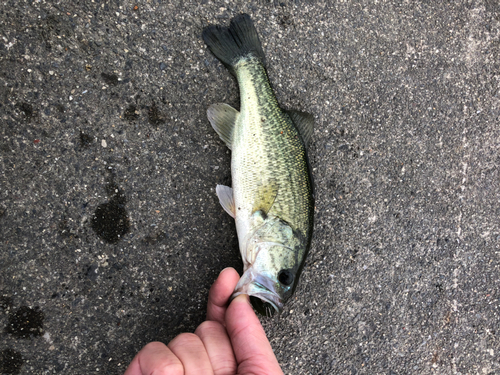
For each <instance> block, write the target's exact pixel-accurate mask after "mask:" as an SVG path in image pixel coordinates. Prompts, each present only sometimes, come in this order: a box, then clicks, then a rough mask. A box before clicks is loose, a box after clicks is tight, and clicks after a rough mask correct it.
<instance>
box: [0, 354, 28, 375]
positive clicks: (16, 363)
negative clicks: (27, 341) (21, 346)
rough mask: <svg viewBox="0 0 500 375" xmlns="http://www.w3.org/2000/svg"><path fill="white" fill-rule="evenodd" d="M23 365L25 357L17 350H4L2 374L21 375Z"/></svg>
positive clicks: (1, 364)
mask: <svg viewBox="0 0 500 375" xmlns="http://www.w3.org/2000/svg"><path fill="white" fill-rule="evenodd" d="M23 363H24V360H23V356H22V355H21V353H18V352H16V351H15V350H12V349H4V350H2V351H1V352H0V373H2V374H9V375H17V374H19V372H21V367H22V366H23Z"/></svg>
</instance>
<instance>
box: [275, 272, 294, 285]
mask: <svg viewBox="0 0 500 375" xmlns="http://www.w3.org/2000/svg"><path fill="white" fill-rule="evenodd" d="M278 281H279V282H280V283H281V284H283V285H285V286H289V285H292V283H293V273H292V271H290V270H281V271H280V272H279V273H278Z"/></svg>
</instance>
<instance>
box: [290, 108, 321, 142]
mask: <svg viewBox="0 0 500 375" xmlns="http://www.w3.org/2000/svg"><path fill="white" fill-rule="evenodd" d="M285 112H286V113H288V116H290V119H291V120H292V122H293V124H294V125H295V127H296V128H297V130H298V131H299V133H300V136H301V137H302V140H303V141H304V144H305V146H306V148H307V147H308V146H309V144H310V143H311V138H312V135H313V131H314V117H313V115H311V114H310V113H307V112H300V111H295V110H287V111H285Z"/></svg>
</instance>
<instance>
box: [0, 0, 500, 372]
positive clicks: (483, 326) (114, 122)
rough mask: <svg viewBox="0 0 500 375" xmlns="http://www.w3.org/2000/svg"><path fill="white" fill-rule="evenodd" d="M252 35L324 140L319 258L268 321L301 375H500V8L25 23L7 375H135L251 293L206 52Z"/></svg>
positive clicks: (14, 72)
mask: <svg viewBox="0 0 500 375" xmlns="http://www.w3.org/2000/svg"><path fill="white" fill-rule="evenodd" d="M135 6H137V8H136V9H134V7H135ZM241 12H246V13H249V14H250V15H251V16H252V18H253V19H254V22H255V24H256V27H257V29H258V31H259V34H260V37H261V40H262V41H263V46H264V51H265V53H266V56H267V62H268V72H269V76H270V80H271V81H272V84H273V86H274V88H275V91H276V94H277V97H278V100H279V102H280V103H281V104H282V106H283V107H284V108H291V109H298V110H302V111H307V112H310V113H312V114H314V116H315V119H316V127H315V132H314V136H313V143H312V145H311V147H310V150H309V157H310V160H311V164H312V167H313V174H314V179H315V186H316V211H315V215H316V218H315V233H314V238H313V243H312V248H311V252H310V254H309V257H308V259H307V262H306V265H305V268H304V272H303V274H302V278H301V280H300V283H299V286H298V288H297V291H296V294H295V295H294V297H293V299H292V300H291V301H290V302H289V303H288V304H287V305H286V306H285V311H284V312H283V313H282V314H281V316H277V317H273V318H271V319H267V318H264V319H262V322H263V324H264V327H265V329H266V332H267V334H268V337H269V339H270V341H271V344H272V346H273V348H274V350H275V353H276V356H277V358H278V360H279V362H280V364H281V365H282V368H283V370H284V372H285V374H387V375H389V374H390V375H394V374H489V375H493V374H499V373H500V362H499V358H500V315H499V314H500V308H499V306H500V302H499V297H500V291H499V289H500V281H499V280H500V267H499V264H500V228H499V220H498V217H499V214H500V179H499V177H500V176H499V164H500V152H499V147H500V127H499V120H500V92H499V79H500V75H499V72H500V59H499V58H500V5H499V3H498V2H497V1H496V0H484V1H479V0H467V1H455V2H446V1H397V0H387V1H381V0H379V1H349V0H345V1H336V2H333V1H332V2H300V1H292V2H289V1H283V2H277V1H270V2H257V1H251V2H239V3H233V2H224V1H215V2H214V1H203V2H201V3H198V2H178V3H165V2H163V1H140V2H137V3H135V2H130V1H123V2H120V1H102V0H101V1H99V0H94V1H82V2H74V1H63V0H61V1H57V2H56V1H53V2H52V1H45V0H38V1H4V2H2V6H1V9H0V24H1V25H2V26H1V27H0V32H1V38H0V116H1V129H0V152H1V164H0V168H1V171H0V185H1V186H0V190H1V191H0V227H1V230H0V240H1V249H0V330H1V332H0V352H1V356H0V368H1V371H3V373H5V374H49V373H50V374H52V373H65V374H97V373H104V374H120V373H122V372H123V371H124V370H125V367H126V366H127V364H128V363H129V362H130V360H131V359H132V357H133V356H134V354H135V353H136V352H137V351H138V350H139V349H140V348H141V347H142V346H143V345H145V344H146V343H147V342H149V341H152V340H160V341H163V342H168V341H169V340H171V339H172V338H173V337H175V336H176V335H177V334H179V333H181V332H185V331H193V330H194V329H195V328H196V326H197V325H198V324H199V323H201V322H202V321H203V318H204V315H205V312H206V311H205V309H206V302H207V294H208V290H209V288H210V286H211V284H212V282H213V281H214V280H215V279H216V277H217V275H218V273H219V272H220V271H221V270H222V269H223V268H225V267H228V266H233V267H235V268H236V269H237V270H238V271H239V272H241V270H242V269H241V268H242V265H241V260H240V256H239V252H238V249H237V239H236V233H235V227H234V224H233V222H232V219H231V218H230V217H229V216H228V215H227V214H225V212H224V211H223V209H222V208H221V207H220V206H219V204H218V200H217V197H216V195H215V186H216V184H218V183H222V184H227V185H230V178H231V177H230V169H229V163H230V154H229V151H228V150H227V149H226V147H225V146H224V144H223V143H222V141H220V140H219V139H218V137H217V135H216V134H215V132H214V131H213V130H212V129H211V127H210V125H209V123H208V120H207V118H206V113H205V112H206V109H207V107H208V106H209V105H210V104H212V103H216V102H225V103H228V104H230V105H233V106H235V107H238V106H239V98H238V91H237V86H236V82H235V81H234V79H233V78H232V77H231V75H230V74H229V73H228V71H227V70H226V69H225V68H224V67H223V66H222V65H221V64H220V63H219V62H218V61H217V60H216V59H215V57H214V56H213V55H211V54H210V53H209V51H208V50H207V49H206V47H205V46H204V44H203V42H202V40H201V31H202V29H203V27H205V26H207V25H210V24H217V23H222V24H228V21H229V19H230V18H231V17H233V16H234V15H236V14H238V13H241ZM96 214H97V215H96ZM99 217H105V219H106V220H104V221H102V220H100V219H99ZM96 218H97V219H96Z"/></svg>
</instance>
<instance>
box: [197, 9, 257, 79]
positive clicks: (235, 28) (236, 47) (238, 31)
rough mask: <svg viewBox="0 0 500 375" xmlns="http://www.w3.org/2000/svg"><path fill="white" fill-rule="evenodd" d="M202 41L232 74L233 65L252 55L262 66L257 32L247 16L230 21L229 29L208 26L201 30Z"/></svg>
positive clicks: (240, 16) (242, 15) (241, 15)
mask: <svg viewBox="0 0 500 375" xmlns="http://www.w3.org/2000/svg"><path fill="white" fill-rule="evenodd" d="M202 36H203V40H204V41H205V43H206V45H207V46H208V48H209V49H210V51H212V53H213V54H214V55H215V56H216V57H217V58H218V59H219V60H220V61H221V62H222V63H223V64H224V65H225V66H226V68H228V69H229V71H230V72H231V73H233V74H234V65H235V64H236V63H237V62H238V60H240V59H241V58H242V57H245V56H248V55H253V56H255V57H257V58H259V59H260V60H261V62H262V63H263V64H264V60H265V59H264V52H263V51H262V46H261V44H260V40H259V36H258V35H257V30H256V29H255V26H254V25H253V22H252V19H251V18H250V16H249V15H248V14H240V15H238V16H236V17H234V18H233V19H232V20H231V24H230V25H229V27H224V26H220V25H212V26H208V27H207V28H205V29H204V30H203V35H202Z"/></svg>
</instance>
